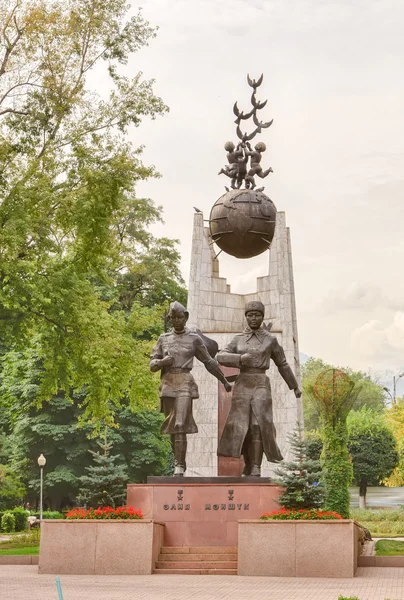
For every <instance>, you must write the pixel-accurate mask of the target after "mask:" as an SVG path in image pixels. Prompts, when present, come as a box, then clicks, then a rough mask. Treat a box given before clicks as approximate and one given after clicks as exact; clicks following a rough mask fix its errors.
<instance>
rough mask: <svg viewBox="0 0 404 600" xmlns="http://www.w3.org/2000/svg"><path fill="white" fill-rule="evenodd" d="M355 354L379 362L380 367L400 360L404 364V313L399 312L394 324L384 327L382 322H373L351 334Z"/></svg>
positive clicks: (395, 316)
mask: <svg viewBox="0 0 404 600" xmlns="http://www.w3.org/2000/svg"><path fill="white" fill-rule="evenodd" d="M351 345H352V348H353V350H354V352H357V353H358V354H359V355H360V356H361V357H363V358H366V359H369V360H372V361H378V362H379V364H380V366H382V365H383V364H384V363H386V364H387V363H389V362H392V361H394V363H397V362H398V358H399V357H400V360H401V362H402V359H401V357H402V355H403V351H404V312H402V311H397V312H396V314H395V315H394V319H393V322H392V323H390V324H388V325H384V324H383V323H382V322H381V321H377V320H371V321H368V322H367V323H365V324H364V325H362V326H361V327H357V328H356V329H354V330H353V331H352V334H351Z"/></svg>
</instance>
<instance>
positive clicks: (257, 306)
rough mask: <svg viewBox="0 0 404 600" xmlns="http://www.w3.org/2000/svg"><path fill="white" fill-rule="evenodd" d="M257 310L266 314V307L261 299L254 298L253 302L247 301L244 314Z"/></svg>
mask: <svg viewBox="0 0 404 600" xmlns="http://www.w3.org/2000/svg"><path fill="white" fill-rule="evenodd" d="M253 310H256V311H257V312H260V313H261V314H262V316H264V315H265V307H264V305H263V304H262V302H260V301H259V300H252V301H251V302H247V304H246V305H245V309H244V314H245V315H246V314H247V313H248V312H251V311H253Z"/></svg>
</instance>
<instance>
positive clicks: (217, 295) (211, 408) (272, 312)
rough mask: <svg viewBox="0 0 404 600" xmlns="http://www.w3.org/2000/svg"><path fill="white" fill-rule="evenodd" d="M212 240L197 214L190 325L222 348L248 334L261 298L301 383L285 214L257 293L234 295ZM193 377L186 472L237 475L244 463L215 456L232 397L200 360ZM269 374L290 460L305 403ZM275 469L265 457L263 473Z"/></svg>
mask: <svg viewBox="0 0 404 600" xmlns="http://www.w3.org/2000/svg"><path fill="white" fill-rule="evenodd" d="M211 242H212V240H211V238H210V234H209V228H208V227H205V226H204V219H203V213H196V214H195V216H194V229H193V239H192V256H191V269H190V278H189V296H188V310H189V313H190V318H189V326H190V327H198V328H199V329H201V330H202V331H203V333H205V334H206V335H208V336H209V337H211V338H213V339H215V340H216V341H217V342H218V344H219V348H221V349H222V348H224V346H225V345H226V344H227V343H228V342H229V341H230V339H231V338H232V337H233V335H234V334H235V333H240V332H241V331H243V329H244V327H245V319H244V306H245V304H246V303H247V302H248V301H250V300H261V302H263V303H264V305H265V323H268V322H272V323H273V325H272V329H271V333H272V334H273V335H275V336H276V337H277V338H278V341H279V343H280V344H281V346H283V348H284V350H285V354H286V359H287V361H288V363H289V364H290V366H291V367H292V369H293V370H294V373H295V375H296V377H297V380H298V381H299V382H300V362H299V346H298V336H297V321H296V305H295V291H294V282H293V268H292V253H291V244H290V232H289V229H288V228H287V227H286V218H285V213H284V212H278V213H277V220H276V229H275V236H274V239H273V242H272V245H271V249H270V250H269V253H268V257H269V260H268V275H266V276H264V277H259V278H257V286H256V291H255V292H254V293H251V294H233V293H231V290H230V286H229V285H228V284H227V281H226V279H225V278H223V277H220V276H219V261H218V259H217V258H215V252H214V248H213V244H212V243H211ZM233 372H236V371H233ZM193 374H194V377H195V380H196V382H197V384H198V387H199V394H200V397H199V399H197V400H194V416H195V421H196V423H197V425H198V429H199V432H198V433H197V434H194V435H189V436H188V451H187V473H186V474H187V476H195V477H196V476H199V477H212V476H216V475H238V474H240V473H241V468H242V467H241V465H242V462H241V461H242V459H240V461H239V460H238V459H227V458H223V457H220V459H218V457H217V455H216V451H217V446H218V438H219V434H220V433H221V430H222V428H223V425H224V422H225V419H226V417H227V412H228V408H229V405H230V399H231V395H230V394H226V393H225V391H224V388H223V386H222V385H221V384H218V382H217V380H216V379H215V378H214V377H213V376H212V375H210V374H209V373H208V372H207V371H206V370H205V368H204V367H203V365H202V364H201V363H199V361H195V365H194V370H193ZM267 374H268V376H269V378H270V381H271V388H272V397H273V412H274V422H275V426H276V431H277V441H278V445H279V447H280V449H281V451H282V454H283V456H284V458H290V453H289V444H288V441H287V436H288V434H290V433H292V431H293V430H294V429H295V427H296V425H297V423H302V424H303V409H302V402H301V399H296V398H295V395H294V393H293V391H290V390H289V388H288V386H287V385H286V383H285V382H284V381H283V379H282V377H281V376H280V375H279V373H278V370H277V368H276V366H275V365H274V364H271V366H270V369H269V371H268V372H267ZM273 467H274V465H270V464H269V463H268V462H267V461H266V459H265V458H264V461H263V464H262V475H263V476H269V475H271V473H272V470H273Z"/></svg>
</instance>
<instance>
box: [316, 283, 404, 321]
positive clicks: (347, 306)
mask: <svg viewBox="0 0 404 600" xmlns="http://www.w3.org/2000/svg"><path fill="white" fill-rule="evenodd" d="M402 306H403V302H402V300H399V299H398V298H397V299H396V298H389V297H387V295H386V294H385V293H384V291H383V289H382V287H381V286H379V285H375V284H373V283H367V282H361V283H353V284H351V285H349V286H347V287H346V288H344V289H343V290H330V292H329V293H328V294H327V296H326V297H325V298H324V299H323V300H322V301H321V303H320V306H319V308H320V311H321V312H322V314H324V315H332V314H336V313H339V312H342V311H346V310H360V311H363V310H368V311H369V310H375V309H378V308H384V309H390V310H394V311H397V310H399V309H401V308H402ZM372 322H373V321H372ZM374 322H375V323H376V322H377V321H374Z"/></svg>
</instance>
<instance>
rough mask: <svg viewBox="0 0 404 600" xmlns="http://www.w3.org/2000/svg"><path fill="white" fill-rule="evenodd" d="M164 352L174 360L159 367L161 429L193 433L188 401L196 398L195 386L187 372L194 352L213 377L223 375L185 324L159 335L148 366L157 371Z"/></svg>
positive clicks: (193, 425) (197, 394)
mask: <svg viewBox="0 0 404 600" xmlns="http://www.w3.org/2000/svg"><path fill="white" fill-rule="evenodd" d="M166 356H172V358H173V359H174V360H173V363H172V365H170V366H169V367H165V368H164V369H163V370H162V371H161V384H160V390H159V394H160V402H161V403H160V409H161V412H163V413H164V415H165V417H166V418H165V420H164V422H163V425H162V427H161V433H167V434H170V435H173V434H177V433H197V432H198V427H197V426H196V423H195V420H194V417H193V415H192V402H193V400H194V399H196V398H199V392H198V386H197V385H196V382H195V379H194V378H193V376H192V374H191V369H192V366H193V359H194V356H195V357H196V358H197V359H198V360H200V361H201V362H202V363H204V365H205V367H206V368H207V369H208V371H210V372H211V373H213V374H214V375H216V377H220V378H221V379H224V376H223V374H222V372H221V371H220V369H219V366H218V365H217V363H216V361H215V360H213V359H212V357H211V356H210V354H209V352H208V350H207V348H206V346H205V344H204V343H203V341H202V339H201V337H200V336H199V335H198V333H197V332H196V331H191V330H190V329H187V328H185V330H184V331H183V332H181V333H176V332H175V331H174V330H173V331H171V332H169V333H164V334H163V335H161V336H160V337H159V339H158V342H157V344H156V345H155V347H154V348H153V351H152V354H151V361H150V369H151V370H152V371H157V370H158V368H159V367H158V366H157V365H158V361H159V360H161V359H163V358H164V357H166Z"/></svg>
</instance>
